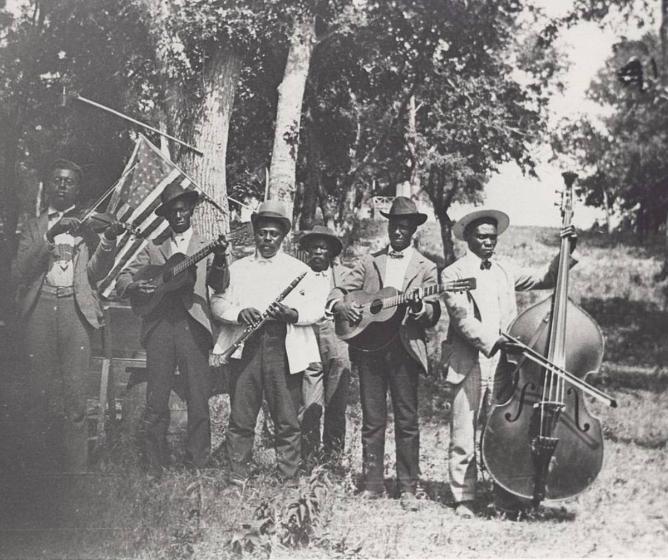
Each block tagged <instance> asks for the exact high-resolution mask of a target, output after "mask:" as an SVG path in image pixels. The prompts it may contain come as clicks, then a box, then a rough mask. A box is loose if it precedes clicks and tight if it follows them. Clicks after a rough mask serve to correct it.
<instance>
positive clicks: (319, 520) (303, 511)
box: [228, 467, 332, 557]
mask: <svg viewBox="0 0 668 560" xmlns="http://www.w3.org/2000/svg"><path fill="white" fill-rule="evenodd" d="M331 486H332V483H331V481H330V479H329V475H328V474H327V471H325V470H324V469H323V468H322V467H317V468H316V469H314V470H313V472H312V474H311V476H310V477H309V480H308V483H307V485H306V488H304V489H300V491H299V494H298V496H297V498H296V499H293V500H287V499H286V496H285V495H278V496H277V497H276V498H274V499H273V500H272V501H266V500H265V501H262V502H261V503H260V505H259V506H258V507H257V508H256V510H255V512H254V513H253V519H252V520H251V521H250V522H249V523H244V524H242V526H241V530H240V531H236V532H235V533H234V534H233V535H232V537H231V538H230V540H229V543H228V544H229V546H230V548H231V550H232V552H233V553H234V554H235V555H237V556H244V555H246V554H253V555H261V556H264V557H269V556H270V555H271V552H272V550H273V549H274V548H283V547H287V548H300V547H305V546H308V545H309V544H310V543H311V542H312V539H313V537H314V534H315V530H316V528H317V527H319V526H320V525H322V524H323V522H324V519H323V517H322V513H323V505H324V504H325V502H326V500H327V498H328V495H329V492H330V489H331Z"/></svg>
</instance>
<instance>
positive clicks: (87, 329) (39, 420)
mask: <svg viewBox="0 0 668 560" xmlns="http://www.w3.org/2000/svg"><path fill="white" fill-rule="evenodd" d="M92 331H93V329H92V327H91V326H90V325H89V324H88V321H86V319H85V318H84V316H83V315H82V314H81V312H80V311H79V309H78V308H77V304H76V302H75V300H74V295H69V296H67V297H56V296H55V295H53V294H45V293H42V294H40V296H39V298H38V300H37V303H36V304H35V308H34V309H33V311H32V313H31V314H30V315H29V317H28V318H27V322H26V325H25V333H24V334H25V350H26V353H27V362H28V363H27V365H28V376H29V379H28V382H27V383H26V388H27V400H28V408H29V410H28V420H27V422H28V435H27V439H28V441H27V442H26V445H27V446H28V447H29V449H28V456H29V464H32V467H34V468H37V469H38V470H58V471H65V472H82V471H86V470H87V468H88V433H87V426H86V377H87V375H88V372H89V367H90V353H91V352H90V336H91V333H92Z"/></svg>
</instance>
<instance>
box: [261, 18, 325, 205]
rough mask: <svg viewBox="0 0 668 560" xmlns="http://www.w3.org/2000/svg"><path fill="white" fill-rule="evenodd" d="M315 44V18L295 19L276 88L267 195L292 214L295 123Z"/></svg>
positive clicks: (297, 139)
mask: <svg viewBox="0 0 668 560" xmlns="http://www.w3.org/2000/svg"><path fill="white" fill-rule="evenodd" d="M314 44H315V17H313V16H310V15H308V16H304V18H303V19H301V20H297V21H296V22H295V25H294V29H293V32H292V37H291V38H290V49H289V51H288V58H287V62H286V64H285V72H284V74H283V81H282V82H281V85H280V86H279V87H278V106H277V108H276V129H275V131H274V145H273V150H272V153H271V166H270V168H269V198H270V199H274V200H280V201H282V202H283V203H284V204H285V205H286V207H287V210H288V215H289V216H292V209H293V206H294V192H295V180H296V179H295V178H296V167H297V151H298V148H299V125H300V121H301V113H302V101H303V99H304V89H305V88H306V79H307V77H308V71H309V65H310V62H311V55H312V53H313V47H314Z"/></svg>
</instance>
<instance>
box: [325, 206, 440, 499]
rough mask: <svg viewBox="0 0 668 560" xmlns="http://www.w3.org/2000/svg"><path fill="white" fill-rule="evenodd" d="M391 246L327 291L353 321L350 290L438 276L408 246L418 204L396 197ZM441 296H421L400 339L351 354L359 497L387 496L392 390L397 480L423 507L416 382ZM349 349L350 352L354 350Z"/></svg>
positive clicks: (418, 220) (421, 284)
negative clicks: (358, 430) (357, 407)
mask: <svg viewBox="0 0 668 560" xmlns="http://www.w3.org/2000/svg"><path fill="white" fill-rule="evenodd" d="M381 214H382V215H383V216H385V217H386V218H388V219H389V221H388V226H387V233H388V237H389V246H388V247H386V248H384V249H383V250H381V251H379V252H377V253H375V254H373V255H365V256H363V257H362V258H361V259H360V260H359V262H358V263H357V265H356V266H355V267H354V268H353V269H352V270H351V271H350V273H349V274H348V275H347V276H346V278H345V280H344V281H343V282H342V283H341V284H340V285H338V286H337V287H336V288H334V290H332V292H331V293H330V295H329V301H328V304H327V308H328V310H329V311H330V312H332V313H334V314H337V315H339V316H340V317H341V318H343V319H345V320H347V321H349V322H350V323H351V324H354V323H358V322H359V321H360V320H361V315H360V310H359V308H358V307H356V306H355V305H354V304H351V303H347V302H346V301H344V299H343V296H344V295H345V294H346V293H347V292H349V291H352V290H360V289H362V290H365V291H367V292H370V293H375V292H377V291H379V290H380V289H381V288H383V287H385V286H392V287H394V288H396V289H397V290H399V291H402V292H406V291H409V290H413V289H416V288H427V287H429V286H434V285H436V283H437V281H438V277H437V272H436V265H435V264H434V263H433V262H432V261H430V260H429V259H427V258H426V257H425V256H424V255H422V254H421V253H420V252H418V251H417V250H416V249H414V248H413V247H412V246H411V241H412V239H413V235H414V234H415V232H416V230H417V228H418V226H419V225H420V224H423V223H424V222H425V221H426V219H427V216H426V214H422V213H420V212H418V211H417V207H416V206H415V203H414V202H413V201H411V200H410V199H408V198H405V197H402V196H398V197H396V198H395V199H394V201H393V203H392V206H391V208H390V211H389V213H386V212H381ZM440 313H441V308H440V305H439V303H438V301H424V300H423V299H422V298H421V297H419V295H418V296H417V297H415V298H414V300H413V301H412V302H411V304H410V305H409V306H408V308H407V309H406V310H405V311H404V316H403V319H402V322H401V326H400V327H399V328H398V331H397V333H396V336H395V341H394V342H393V343H391V344H390V345H388V346H387V347H385V348H383V349H382V350H380V351H374V352H358V351H355V354H353V356H354V357H356V358H357V360H358V363H359V378H360V393H361V394H360V397H361V403H362V453H363V474H364V490H363V491H362V493H361V494H360V497H361V498H362V499H373V498H379V497H381V496H383V495H384V492H385V485H384V476H383V473H384V458H385V427H386V424H387V403H386V400H387V392H388V389H389V392H390V397H391V398H392V406H393V410H394V431H395V439H396V457H397V459H396V465H397V480H398V487H399V495H400V499H401V505H402V507H403V508H404V509H406V510H411V511H415V510H417V509H418V501H417V498H416V495H415V494H416V489H417V483H418V475H419V456H420V431H419V425H418V381H419V375H420V373H425V374H426V373H427V370H428V364H427V348H426V343H425V336H426V335H425V331H424V329H425V328H427V327H431V326H433V325H435V324H436V323H437V322H438V319H439V317H440ZM353 356H351V357H353Z"/></svg>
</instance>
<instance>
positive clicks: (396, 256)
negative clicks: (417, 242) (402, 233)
mask: <svg viewBox="0 0 668 560" xmlns="http://www.w3.org/2000/svg"><path fill="white" fill-rule="evenodd" d="M387 254H388V255H389V256H390V258H391V259H403V258H404V254H403V253H402V252H401V251H389V252H388V253H387Z"/></svg>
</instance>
